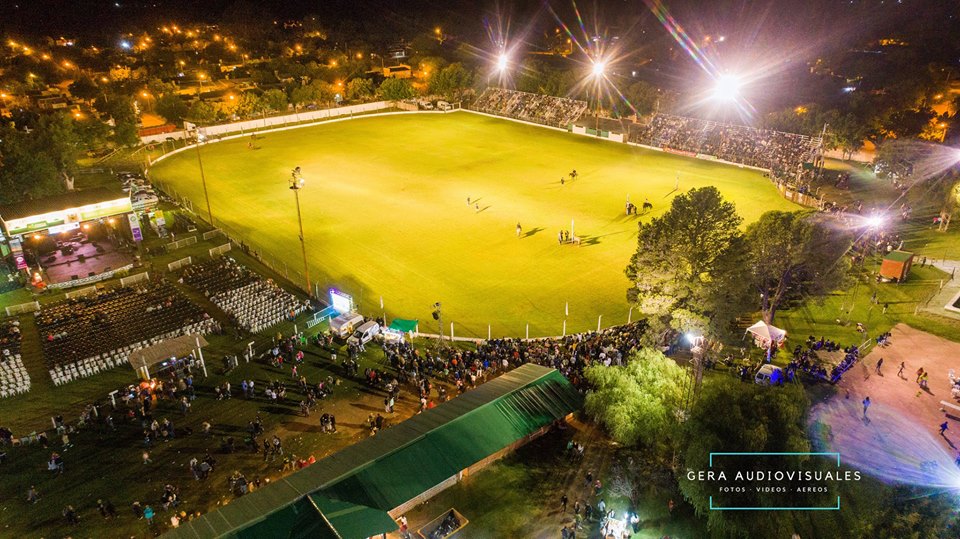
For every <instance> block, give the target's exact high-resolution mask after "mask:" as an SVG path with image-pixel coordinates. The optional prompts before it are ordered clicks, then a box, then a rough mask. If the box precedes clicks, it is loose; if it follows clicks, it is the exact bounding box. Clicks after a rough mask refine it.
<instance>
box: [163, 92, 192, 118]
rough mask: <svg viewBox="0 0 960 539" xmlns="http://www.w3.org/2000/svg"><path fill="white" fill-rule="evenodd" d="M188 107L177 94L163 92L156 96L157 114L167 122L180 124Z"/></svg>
mask: <svg viewBox="0 0 960 539" xmlns="http://www.w3.org/2000/svg"><path fill="white" fill-rule="evenodd" d="M189 110H190V107H189V106H188V105H187V104H186V103H185V102H184V101H183V99H180V96H179V95H177V94H164V95H162V96H160V97H158V98H157V114H159V115H160V116H163V118H164V119H165V120H167V122H169V123H172V124H176V125H180V122H182V121H183V119H184V118H185V117H186V116H187V112H188V111H189Z"/></svg>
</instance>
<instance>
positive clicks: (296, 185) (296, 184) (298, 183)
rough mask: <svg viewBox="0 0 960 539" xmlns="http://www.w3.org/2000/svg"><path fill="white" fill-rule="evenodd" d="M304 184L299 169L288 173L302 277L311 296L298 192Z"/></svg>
mask: <svg viewBox="0 0 960 539" xmlns="http://www.w3.org/2000/svg"><path fill="white" fill-rule="evenodd" d="M304 185H305V182H304V180H303V174H302V173H301V172H300V167H297V168H295V169H293V171H292V172H290V190H291V191H293V198H294V200H296V204H297V224H298V225H300V251H301V252H302V253H303V276H304V278H305V279H306V281H307V296H312V294H311V289H310V265H309V264H307V244H306V241H304V239H303V217H302V216H301V213H300V190H301V189H303V187H304Z"/></svg>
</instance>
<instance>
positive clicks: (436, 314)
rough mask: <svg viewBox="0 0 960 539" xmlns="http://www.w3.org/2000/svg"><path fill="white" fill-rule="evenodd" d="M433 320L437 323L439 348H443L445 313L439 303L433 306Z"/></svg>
mask: <svg viewBox="0 0 960 539" xmlns="http://www.w3.org/2000/svg"><path fill="white" fill-rule="evenodd" d="M433 319H434V320H436V321H437V337H438V341H437V346H438V348H443V312H442V311H441V310H440V302H439V301H438V302H436V303H434V304H433Z"/></svg>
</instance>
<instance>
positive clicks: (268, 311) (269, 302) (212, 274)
mask: <svg viewBox="0 0 960 539" xmlns="http://www.w3.org/2000/svg"><path fill="white" fill-rule="evenodd" d="M180 282H181V283H186V284H188V285H190V286H192V287H193V288H195V289H197V290H199V291H200V292H201V293H203V295H204V296H206V297H207V298H209V299H210V301H212V302H213V303H214V305H216V306H217V307H220V309H221V310H223V312H225V313H227V315H229V316H230V318H231V322H233V323H234V324H235V325H236V326H237V327H239V328H241V329H243V330H245V331H249V332H251V333H259V332H260V331H262V330H264V329H267V328H269V327H271V326H273V325H276V324H278V323H280V322H282V321H283V320H285V319H292V318H294V317H296V316H297V315H298V314H300V313H301V312H303V311H305V310H306V309H307V308H308V307H309V303H308V302H306V301H300V300H298V299H297V298H296V296H294V295H293V294H291V293H289V292H287V291H286V290H284V289H282V288H280V286H278V285H277V284H276V283H274V282H273V280H271V279H264V278H262V277H260V275H259V274H257V273H256V272H254V271H252V270H250V269H249V268H247V267H246V266H244V265H242V264H240V263H239V262H237V261H236V260H234V259H233V258H232V257H229V256H225V257H221V258H218V259H213V260H210V261H208V262H204V263H202V264H196V265H191V266H187V267H186V268H185V269H184V270H183V273H182V274H181V276H180Z"/></svg>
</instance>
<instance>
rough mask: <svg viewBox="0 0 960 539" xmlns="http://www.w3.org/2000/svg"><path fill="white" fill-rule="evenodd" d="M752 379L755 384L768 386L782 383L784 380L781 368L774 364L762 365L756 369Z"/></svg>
mask: <svg viewBox="0 0 960 539" xmlns="http://www.w3.org/2000/svg"><path fill="white" fill-rule="evenodd" d="M753 381H754V383H756V384H761V385H768V386H777V385H782V384H783V382H784V376H783V369H781V368H780V367H777V366H776V365H764V366H763V367H760V370H758V371H757V374H756V376H754V377H753Z"/></svg>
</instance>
